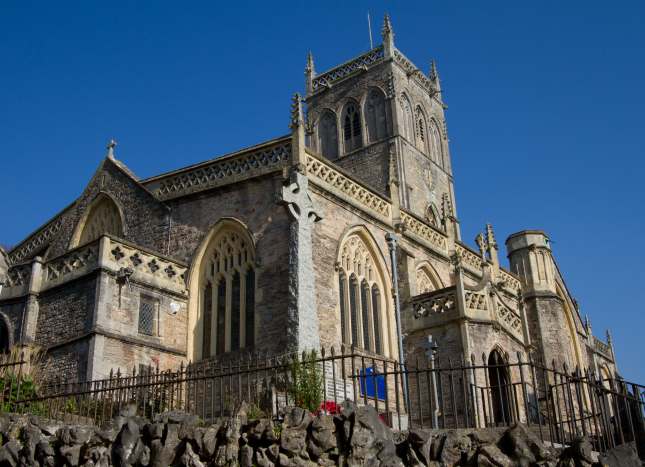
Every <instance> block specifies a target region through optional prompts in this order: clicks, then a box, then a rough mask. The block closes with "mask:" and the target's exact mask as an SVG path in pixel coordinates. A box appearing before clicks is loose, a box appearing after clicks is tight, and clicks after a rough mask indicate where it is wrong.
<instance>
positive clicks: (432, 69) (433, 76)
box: [429, 58, 439, 81]
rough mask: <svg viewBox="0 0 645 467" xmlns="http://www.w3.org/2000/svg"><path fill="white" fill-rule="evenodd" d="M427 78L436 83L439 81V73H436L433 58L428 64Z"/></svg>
mask: <svg viewBox="0 0 645 467" xmlns="http://www.w3.org/2000/svg"><path fill="white" fill-rule="evenodd" d="M429 78H430V79H431V80H432V81H437V80H438V79H439V72H438V71H437V62H436V61H435V60H434V58H433V59H432V61H431V62H430V75H429Z"/></svg>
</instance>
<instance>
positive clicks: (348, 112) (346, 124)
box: [343, 102, 363, 153]
mask: <svg viewBox="0 0 645 467" xmlns="http://www.w3.org/2000/svg"><path fill="white" fill-rule="evenodd" d="M343 139H344V142H345V153H348V152H352V151H354V150H355V149H358V148H360V147H361V146H362V144H363V142H362V139H361V115H360V112H359V111H358V106H357V105H356V104H355V103H354V102H350V103H349V104H347V105H346V106H345V110H344V112H343Z"/></svg>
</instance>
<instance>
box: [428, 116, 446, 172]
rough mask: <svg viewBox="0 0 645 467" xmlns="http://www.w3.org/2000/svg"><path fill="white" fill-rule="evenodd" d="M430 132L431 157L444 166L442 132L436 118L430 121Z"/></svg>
mask: <svg viewBox="0 0 645 467" xmlns="http://www.w3.org/2000/svg"><path fill="white" fill-rule="evenodd" d="M428 132H429V139H430V141H429V143H430V158H431V159H432V160H433V161H435V162H436V163H437V164H439V165H440V166H441V167H444V160H443V147H442V145H441V132H440V131H439V127H438V126H437V122H435V121H434V120H431V121H430V125H429V129H428Z"/></svg>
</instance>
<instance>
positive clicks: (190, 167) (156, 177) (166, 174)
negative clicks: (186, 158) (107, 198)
mask: <svg viewBox="0 0 645 467" xmlns="http://www.w3.org/2000/svg"><path fill="white" fill-rule="evenodd" d="M288 139H291V133H289V134H286V135H284V136H279V137H277V138H273V139H270V140H268V141H263V142H262V143H258V144H255V145H253V146H247V147H245V148H243V149H238V150H237V151H234V152H229V153H226V154H222V155H220V156H215V157H213V158H211V159H208V160H205V161H202V162H197V163H196V164H192V165H187V166H185V167H181V168H179V169H175V170H171V171H169V172H164V173H161V174H159V175H154V176H152V177H148V178H145V179H143V180H140V181H139V183H141V184H142V185H145V184H148V183H152V182H156V181H158V180H161V179H163V178H166V177H171V176H175V175H178V174H180V173H182V172H188V171H190V170H194V169H196V168H199V167H202V166H206V165H208V164H211V163H213V162H215V161H220V160H224V159H229V158H233V157H235V156H237V155H239V154H243V153H245V152H249V151H255V150H257V149H260V148H262V147H265V146H271V145H273V144H275V143H277V142H279V141H283V140H288Z"/></svg>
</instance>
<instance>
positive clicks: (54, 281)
mask: <svg viewBox="0 0 645 467" xmlns="http://www.w3.org/2000/svg"><path fill="white" fill-rule="evenodd" d="M98 268H104V269H106V270H108V271H112V272H113V273H115V274H118V273H119V271H121V270H125V269H128V268H129V269H130V270H131V272H132V273H131V278H132V280H135V281H138V282H140V283H143V284H148V285H151V286H154V287H157V288H160V289H164V290H168V291H171V292H174V293H176V294H180V295H186V294H187V293H188V292H187V288H186V271H187V270H188V266H187V265H185V264H183V263H180V262H178V261H174V260H171V259H169V258H166V257H164V256H162V255H159V254H155V253H153V252H150V251H147V250H145V249H142V248H139V247H137V246H135V245H132V244H129V243H127V242H125V241H122V240H119V239H116V238H113V237H110V236H107V235H105V236H103V237H101V238H100V239H98V240H95V241H93V242H91V243H88V244H86V245H82V246H80V247H78V248H74V249H73V250H70V251H68V252H67V253H65V254H64V255H61V256H58V257H56V258H52V259H51V260H50V261H47V262H46V263H43V265H42V276H41V277H39V278H37V279H38V280H35V281H33V283H34V284H36V285H35V289H34V290H33V292H41V291H44V290H47V289H51V288H52V287H56V286H59V285H61V284H64V283H66V282H69V281H71V280H74V279H77V278H79V277H82V276H85V275H87V274H89V273H91V272H93V271H95V270H96V269H98ZM31 274H32V263H24V264H20V265H16V266H13V267H11V268H10V269H9V271H8V277H9V282H8V284H7V285H5V286H4V287H3V288H2V295H1V296H0V299H1V300H6V299H9V298H15V297H20V296H23V295H26V294H27V293H28V292H29V285H30V282H32V280H31Z"/></svg>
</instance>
